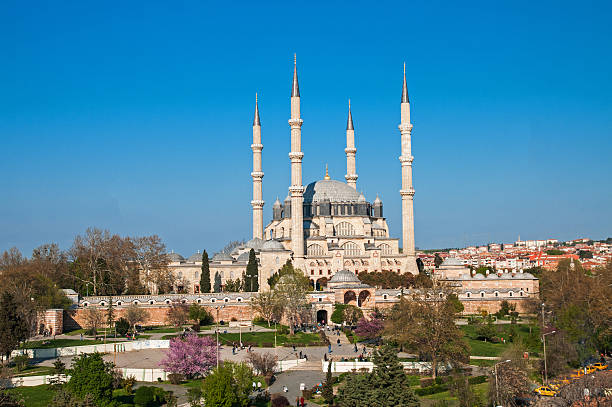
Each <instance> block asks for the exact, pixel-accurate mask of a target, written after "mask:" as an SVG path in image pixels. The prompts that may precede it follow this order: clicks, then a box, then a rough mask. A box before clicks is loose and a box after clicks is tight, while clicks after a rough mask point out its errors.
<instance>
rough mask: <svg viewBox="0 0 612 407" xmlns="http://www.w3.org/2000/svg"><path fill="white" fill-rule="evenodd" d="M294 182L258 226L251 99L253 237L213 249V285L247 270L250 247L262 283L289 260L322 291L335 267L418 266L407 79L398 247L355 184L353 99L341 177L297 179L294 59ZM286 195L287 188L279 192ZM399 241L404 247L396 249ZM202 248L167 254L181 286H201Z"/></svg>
mask: <svg viewBox="0 0 612 407" xmlns="http://www.w3.org/2000/svg"><path fill="white" fill-rule="evenodd" d="M290 102H291V115H290V120H289V125H290V129H291V137H290V138H291V151H290V152H289V158H290V167H291V185H290V186H289V194H288V195H287V197H286V198H285V200H284V201H283V202H281V201H279V200H278V199H277V200H276V202H274V204H273V205H272V220H271V221H270V222H269V223H268V224H267V226H265V227H264V226H263V206H264V201H263V200H262V196H263V195H262V187H263V177H264V173H263V171H262V150H263V144H262V132H261V130H262V126H261V120H260V115H259V103H258V100H257V96H256V99H255V115H254V119H253V144H252V145H251V149H252V151H253V172H251V177H252V179H253V199H252V201H251V206H252V208H253V239H252V240H250V241H248V242H247V243H246V244H245V245H243V246H242V247H239V248H237V249H236V250H235V251H234V252H233V253H231V254H225V253H217V254H215V255H214V256H213V257H212V259H211V261H210V270H211V273H210V274H211V286H212V285H213V284H214V278H215V274H216V273H219V276H220V277H221V282H222V285H223V284H225V283H226V282H227V281H228V280H233V279H236V278H240V277H241V276H242V274H243V273H244V272H245V271H246V264H247V262H248V251H249V250H250V249H254V250H255V253H256V255H257V259H258V262H259V276H260V281H259V286H260V288H261V289H265V288H267V279H268V278H269V277H270V275H272V274H273V273H274V272H276V271H278V270H279V269H280V268H281V267H282V265H283V264H284V263H285V262H286V261H287V260H288V259H291V261H292V263H293V265H294V266H295V267H296V268H299V269H300V270H302V271H303V272H304V273H305V274H306V275H308V277H309V278H310V280H311V283H312V285H313V287H316V288H318V289H321V288H322V287H324V286H325V285H326V283H327V281H328V280H329V279H331V278H332V277H333V276H334V275H335V274H336V273H337V272H339V271H340V270H344V269H348V270H350V271H352V272H354V273H355V274H358V273H361V272H364V271H368V272H372V271H383V270H391V271H395V272H399V273H406V272H410V273H413V274H416V273H417V272H418V269H417V266H416V256H415V247H414V219H413V205H412V199H413V197H414V189H413V187H412V160H413V157H412V155H411V132H412V124H410V101H409V98H408V89H407V85H406V72H405V67H404V78H403V86H402V97H401V103H400V111H401V115H400V116H401V120H400V125H399V130H400V146H401V152H400V153H401V156H400V162H401V174H402V185H401V190H400V196H401V199H402V245H400V241H399V239H398V238H394V237H391V236H390V235H389V227H388V225H387V221H386V219H385V218H384V216H383V203H382V200H381V199H380V198H379V197H378V196H377V197H376V199H375V200H374V201H373V202H370V201H368V200H367V199H366V197H365V196H364V195H363V194H362V193H359V192H358V190H357V179H358V175H357V170H356V153H357V149H356V147H355V128H354V123H353V116H352V113H351V107H350V101H349V108H348V118H347V125H346V148H345V150H344V151H345V154H346V167H347V168H346V175H345V177H344V178H345V181H338V180H334V179H331V177H330V176H329V173H328V171H327V168H326V172H325V177H324V178H323V179H322V180H318V181H314V182H311V183H309V184H308V185H306V187H304V186H303V185H302V160H303V158H304V153H303V152H302V149H301V126H302V123H303V121H302V119H301V113H300V109H301V99H300V90H299V84H298V76H297V64H296V63H295V61H294V70H293V82H292V89H291V98H290ZM283 195H284V194H283ZM402 246H403V250H401V247H402ZM201 256H202V255H201V254H200V253H199V252H198V253H196V254H193V255H192V256H190V257H188V258H187V259H185V258H183V257H182V256H180V255H178V254H175V253H173V254H171V255H170V258H171V263H170V268H171V270H173V272H174V273H175V275H176V277H177V279H178V280H179V281H183V283H182V285H183V288H184V289H185V290H186V291H187V292H190V293H197V292H199V277H200V274H199V273H200V267H201Z"/></svg>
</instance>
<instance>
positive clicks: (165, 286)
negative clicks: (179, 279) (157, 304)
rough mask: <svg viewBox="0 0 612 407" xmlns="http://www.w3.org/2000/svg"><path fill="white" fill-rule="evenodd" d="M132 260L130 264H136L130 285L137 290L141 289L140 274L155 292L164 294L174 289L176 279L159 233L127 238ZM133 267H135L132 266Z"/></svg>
mask: <svg viewBox="0 0 612 407" xmlns="http://www.w3.org/2000/svg"><path fill="white" fill-rule="evenodd" d="M127 241H128V242H129V245H130V246H129V249H130V251H131V254H132V261H130V262H129V263H128V264H129V265H130V266H136V269H135V270H133V272H132V273H131V276H130V278H131V279H133V280H134V281H131V282H130V283H131V284H130V285H131V286H132V287H134V289H135V290H140V288H139V287H140V286H141V284H140V276H142V277H143V279H144V281H146V282H147V283H148V285H149V289H150V290H151V291H152V292H153V293H155V294H164V293H168V292H170V291H172V288H173V286H174V284H175V279H174V276H173V274H172V272H171V271H170V269H169V268H168V263H169V262H170V260H169V258H168V254H167V253H166V245H165V244H164V243H163V242H162V240H161V238H160V237H159V236H157V235H152V236H143V237H135V238H127ZM132 269H133V267H132Z"/></svg>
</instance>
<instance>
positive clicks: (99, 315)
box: [83, 307, 104, 335]
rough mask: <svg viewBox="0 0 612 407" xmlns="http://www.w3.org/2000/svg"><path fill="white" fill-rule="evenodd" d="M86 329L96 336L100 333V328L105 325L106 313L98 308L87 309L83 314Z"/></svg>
mask: <svg viewBox="0 0 612 407" xmlns="http://www.w3.org/2000/svg"><path fill="white" fill-rule="evenodd" d="M83 320H84V322H85V327H86V328H87V329H88V330H90V331H91V332H92V333H93V334H94V335H96V334H97V332H98V327H99V326H101V325H102V324H103V323H104V313H103V312H102V311H101V310H99V309H98V308H94V307H90V308H86V309H85V311H84V312H83Z"/></svg>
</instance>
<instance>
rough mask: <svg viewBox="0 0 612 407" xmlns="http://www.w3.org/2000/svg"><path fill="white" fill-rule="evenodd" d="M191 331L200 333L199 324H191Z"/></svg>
mask: <svg viewBox="0 0 612 407" xmlns="http://www.w3.org/2000/svg"><path fill="white" fill-rule="evenodd" d="M191 329H192V330H193V331H194V332H200V330H201V329H200V324H193V325H191Z"/></svg>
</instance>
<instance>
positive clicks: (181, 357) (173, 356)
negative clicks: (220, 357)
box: [159, 334, 217, 377]
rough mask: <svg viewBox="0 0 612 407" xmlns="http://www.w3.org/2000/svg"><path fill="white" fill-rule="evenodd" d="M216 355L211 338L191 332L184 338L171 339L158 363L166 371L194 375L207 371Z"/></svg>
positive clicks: (187, 375)
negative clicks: (168, 346)
mask: <svg viewBox="0 0 612 407" xmlns="http://www.w3.org/2000/svg"><path fill="white" fill-rule="evenodd" d="M216 355H217V354H216V349H215V341H213V340H212V338H210V337H209V336H205V337H199V336H197V335H195V334H191V335H187V336H186V337H185V338H184V339H181V338H173V339H171V340H170V348H169V349H168V351H167V352H166V357H165V358H164V359H162V361H161V362H159V365H160V366H161V367H163V368H164V369H165V370H166V371H167V372H170V373H180V374H182V375H185V376H186V377H194V376H197V375H203V374H204V373H206V372H207V371H209V370H210V369H211V367H213V366H214V365H215V364H216Z"/></svg>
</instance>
